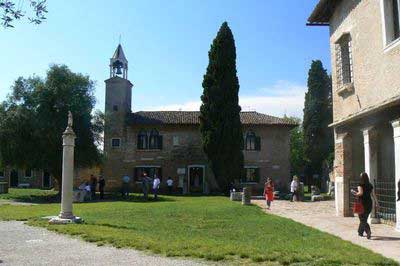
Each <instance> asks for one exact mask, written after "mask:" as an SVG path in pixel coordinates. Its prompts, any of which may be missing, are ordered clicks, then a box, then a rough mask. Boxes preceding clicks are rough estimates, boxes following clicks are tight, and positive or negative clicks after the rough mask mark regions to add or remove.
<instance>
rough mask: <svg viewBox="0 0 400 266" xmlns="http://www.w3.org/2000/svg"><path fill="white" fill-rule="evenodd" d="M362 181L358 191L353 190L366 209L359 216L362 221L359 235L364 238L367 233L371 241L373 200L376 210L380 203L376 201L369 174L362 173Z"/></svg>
mask: <svg viewBox="0 0 400 266" xmlns="http://www.w3.org/2000/svg"><path fill="white" fill-rule="evenodd" d="M360 179H361V180H360V184H359V185H358V187H357V190H358V191H355V190H352V193H353V195H354V196H357V197H359V198H360V199H361V203H362V205H363V207H364V213H362V214H359V215H358V218H359V219H360V225H359V226H358V235H359V236H363V235H364V232H365V233H367V238H368V239H370V238H371V228H370V226H369V224H368V216H369V215H370V213H371V211H372V204H373V201H372V198H373V199H374V202H375V206H376V208H378V201H377V200H376V196H375V192H374V187H373V186H372V184H371V183H370V182H369V177H368V174H367V173H362V174H361V175H360ZM371 196H372V197H371Z"/></svg>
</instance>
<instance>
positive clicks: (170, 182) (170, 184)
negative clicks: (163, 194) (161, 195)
mask: <svg viewBox="0 0 400 266" xmlns="http://www.w3.org/2000/svg"><path fill="white" fill-rule="evenodd" d="M167 187H168V194H172V188H173V187H174V180H172V178H171V177H168V179H167Z"/></svg>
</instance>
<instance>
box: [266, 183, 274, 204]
mask: <svg viewBox="0 0 400 266" xmlns="http://www.w3.org/2000/svg"><path fill="white" fill-rule="evenodd" d="M264 197H265V201H266V202H267V210H269V209H270V208H271V203H272V202H273V201H274V182H273V181H272V179H271V178H270V177H268V178H267V182H265V185H264Z"/></svg>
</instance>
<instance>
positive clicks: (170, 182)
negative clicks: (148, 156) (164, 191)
mask: <svg viewBox="0 0 400 266" xmlns="http://www.w3.org/2000/svg"><path fill="white" fill-rule="evenodd" d="M173 184H174V180H172V179H168V180H167V185H168V186H169V187H172V185H173Z"/></svg>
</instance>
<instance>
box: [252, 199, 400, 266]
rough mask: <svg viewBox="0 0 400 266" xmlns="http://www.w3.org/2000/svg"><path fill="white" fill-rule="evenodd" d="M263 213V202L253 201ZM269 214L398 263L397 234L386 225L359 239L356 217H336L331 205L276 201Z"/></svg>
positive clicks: (399, 241)
mask: <svg viewBox="0 0 400 266" xmlns="http://www.w3.org/2000/svg"><path fill="white" fill-rule="evenodd" d="M252 203H255V204H257V205H259V206H260V207H261V208H263V209H264V210H265V201H264V200H253V201H252ZM267 212H270V213H272V214H276V215H279V216H282V217H286V218H289V219H293V220H295V221H297V222H300V223H302V224H305V225H308V226H311V227H314V228H317V229H319V230H321V231H324V232H327V233H330V234H332V235H336V236H338V237H340V238H342V239H344V240H348V241H351V242H352V243H354V244H357V245H360V246H363V247H365V248H368V249H370V250H372V251H374V252H376V253H380V254H382V255H383V256H385V257H388V258H391V259H394V260H396V261H397V262H399V265H400V232H396V230H395V228H394V227H393V226H389V225H386V224H373V225H371V229H372V238H371V240H368V239H367V238H366V237H359V236H358V234H357V228H358V223H359V220H358V218H357V217H338V216H336V210H335V201H320V202H290V201H284V200H277V201H274V202H273V203H272V208H271V210H267Z"/></svg>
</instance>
